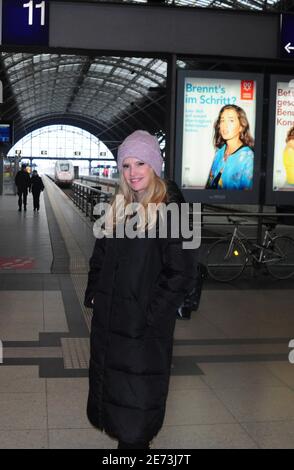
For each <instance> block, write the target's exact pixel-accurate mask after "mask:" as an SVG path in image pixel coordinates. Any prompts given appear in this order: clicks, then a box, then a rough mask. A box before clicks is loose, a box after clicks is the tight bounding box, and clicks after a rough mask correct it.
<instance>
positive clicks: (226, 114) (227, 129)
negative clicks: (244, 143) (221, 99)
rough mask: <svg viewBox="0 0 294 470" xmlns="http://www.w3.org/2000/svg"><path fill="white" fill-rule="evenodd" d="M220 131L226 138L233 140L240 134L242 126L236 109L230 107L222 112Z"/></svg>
mask: <svg viewBox="0 0 294 470" xmlns="http://www.w3.org/2000/svg"><path fill="white" fill-rule="evenodd" d="M219 131H220V134H221V136H222V138H223V139H224V140H231V139H235V138H236V137H239V136H240V133H241V131H242V126H241V124H240V121H239V118H238V114H237V112H236V111H235V110H234V109H230V108H229V109H225V110H224V111H223V112H222V115H221V118H220V124H219Z"/></svg>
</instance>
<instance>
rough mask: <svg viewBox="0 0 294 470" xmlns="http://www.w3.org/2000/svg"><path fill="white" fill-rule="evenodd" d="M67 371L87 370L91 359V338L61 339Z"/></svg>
mask: <svg viewBox="0 0 294 470" xmlns="http://www.w3.org/2000/svg"><path fill="white" fill-rule="evenodd" d="M61 347H62V354H63V361H64V368H65V369H87V368H88V366H89V357H90V340H89V338H61Z"/></svg>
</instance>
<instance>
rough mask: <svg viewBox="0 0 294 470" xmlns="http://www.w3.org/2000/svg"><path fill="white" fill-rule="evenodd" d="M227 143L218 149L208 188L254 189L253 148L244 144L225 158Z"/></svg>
mask: <svg viewBox="0 0 294 470" xmlns="http://www.w3.org/2000/svg"><path fill="white" fill-rule="evenodd" d="M225 151H226V144H225V145H223V146H222V147H221V148H220V149H218V150H217V152H216V154H215V157H214V160H213V163H212V167H211V170H210V173H209V177H208V181H207V184H206V188H207V189H228V190H231V189H252V182H253V160H254V153H253V150H252V149H251V148H250V147H248V146H245V145H243V146H242V147H240V148H239V149H237V150H236V151H235V152H234V153H232V154H231V155H229V156H228V158H227V160H225V159H224V155H225Z"/></svg>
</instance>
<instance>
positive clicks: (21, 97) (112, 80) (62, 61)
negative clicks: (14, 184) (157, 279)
mask: <svg viewBox="0 0 294 470" xmlns="http://www.w3.org/2000/svg"><path fill="white" fill-rule="evenodd" d="M80 1H81V0H80ZM85 1H86V0H85ZM92 1H93V0H92ZM96 1H97V2H98V1H100V0H96ZM104 1H105V0H104ZM121 2H125V3H150V4H152V3H156V4H158V3H164V2H158V1H157V2H155V1H153V2H152V1H151V2H150V1H149V2H148V1H147V0H121ZM121 2H119V3H121ZM278 4H279V2H278V1H276V0H267V1H266V0H166V1H165V3H164V5H165V6H166V7H169V6H188V7H189V6H191V7H194V6H196V7H206V8H230V9H232V8H233V9H247V10H250V9H251V10H256V9H264V8H265V6H266V9H267V10H270V9H273V8H275V7H277V5H278ZM0 67H1V75H2V78H3V83H4V93H5V96H6V98H5V104H4V105H3V109H2V119H6V120H13V121H14V129H15V142H17V140H18V139H20V138H21V137H23V136H24V135H26V134H27V133H29V132H31V131H32V130H34V129H36V128H38V127H42V126H45V125H49V124H56V123H61V124H62V123H64V124H71V125H76V126H79V127H82V128H84V129H86V130H88V131H89V132H91V133H93V134H94V135H96V136H97V137H98V138H100V139H101V140H103V141H106V140H107V141H108V142H114V146H113V147H114V149H115V147H116V145H115V143H116V142H120V141H121V140H122V139H123V138H124V137H125V136H126V135H127V134H128V133H130V132H132V131H133V130H134V129H137V128H138V127H139V128H143V129H148V130H149V131H150V132H153V133H155V132H160V130H161V129H164V128H165V123H164V119H165V87H166V75H167V64H166V62H164V61H163V60H160V59H156V58H146V57H145V58H142V57H141V58H140V57H113V56H112V57H110V56H104V57H97V56H94V55H93V56H91V55H68V54H48V53H44V54H33V53H23V52H17V53H12V52H2V53H1V55H0ZM2 78H1V79H2ZM110 147H112V146H110Z"/></svg>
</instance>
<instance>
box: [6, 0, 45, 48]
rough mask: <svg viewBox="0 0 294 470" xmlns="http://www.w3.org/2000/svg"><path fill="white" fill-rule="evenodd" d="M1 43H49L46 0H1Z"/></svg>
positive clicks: (26, 44) (43, 44)
mask: <svg viewBox="0 0 294 470" xmlns="http://www.w3.org/2000/svg"><path fill="white" fill-rule="evenodd" d="M2 44H3V45H5V44H7V45H14V44H15V45H23V46H30V45H36V46H37V45H39V46H48V45H49V1H48V0H2Z"/></svg>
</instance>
